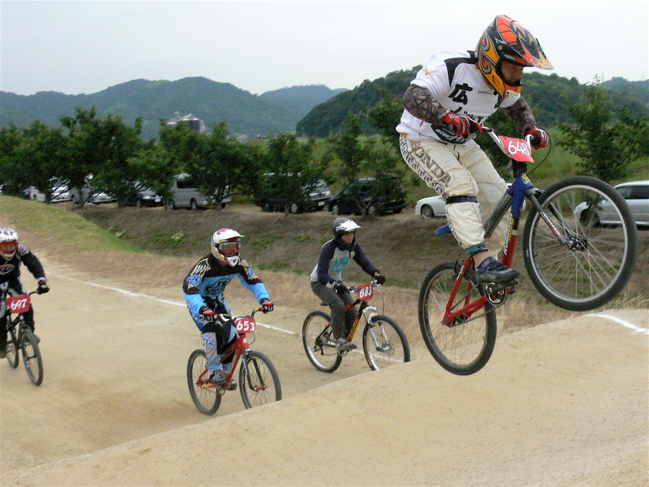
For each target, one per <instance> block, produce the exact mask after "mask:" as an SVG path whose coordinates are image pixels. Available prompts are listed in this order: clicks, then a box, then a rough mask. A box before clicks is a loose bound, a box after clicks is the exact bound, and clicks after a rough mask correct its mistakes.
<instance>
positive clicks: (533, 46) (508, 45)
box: [475, 15, 554, 99]
mask: <svg viewBox="0 0 649 487" xmlns="http://www.w3.org/2000/svg"><path fill="white" fill-rule="evenodd" d="M475 51H476V52H475V53H476V57H477V61H478V67H479V68H480V71H482V74H483V75H484V77H485V79H486V80H487V82H488V83H489V84H490V85H491V86H493V87H494V89H495V90H496V91H497V92H498V94H500V96H502V97H503V98H505V99H507V98H509V97H511V96H513V95H514V94H516V93H520V92H521V91H522V90H523V86H522V84H521V83H520V81H517V82H511V81H507V80H506V79H505V78H504V76H503V74H502V71H501V69H500V67H501V64H502V62H503V61H508V62H510V63H512V64H515V65H517V66H523V67H530V68H531V67H534V68H540V69H554V66H552V63H551V62H550V61H548V59H547V58H546V57H545V53H544V52H543V49H541V45H540V44H539V41H538V40H537V39H536V37H534V36H533V35H532V33H531V32H530V31H529V30H527V29H526V28H525V27H523V26H522V25H521V24H519V23H518V22H517V21H515V20H513V19H511V18H509V17H507V16H506V15H498V16H497V17H496V18H495V19H494V21H493V22H492V23H491V24H490V25H489V27H487V29H486V30H485V31H484V34H482V37H481V38H480V40H479V41H478V46H477V47H476V50H475Z"/></svg>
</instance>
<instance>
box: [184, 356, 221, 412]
mask: <svg viewBox="0 0 649 487" xmlns="http://www.w3.org/2000/svg"><path fill="white" fill-rule="evenodd" d="M187 385H188V386H189V395H190V396H191V397H192V401H194V404H195V405H196V408H197V409H198V410H199V411H200V412H201V413H203V414H209V415H212V414H214V413H215V412H216V411H218V409H219V406H220V405H221V391H220V390H219V389H218V388H217V387H216V385H215V384H214V383H213V382H212V381H211V380H210V372H209V371H208V370H207V355H205V351H204V350H194V351H193V352H192V353H191V355H190V356H189V360H188V361H187Z"/></svg>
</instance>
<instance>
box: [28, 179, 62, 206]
mask: <svg viewBox="0 0 649 487" xmlns="http://www.w3.org/2000/svg"><path fill="white" fill-rule="evenodd" d="M51 190H52V196H51V198H50V203H62V202H64V201H71V200H72V196H71V193H70V191H69V190H68V186H67V185H66V184H63V183H60V182H56V183H53V184H52V187H51ZM23 196H24V197H25V198H26V199H29V200H32V201H45V194H44V193H41V192H40V191H39V190H38V189H36V187H35V186H29V187H27V188H25V190H24V191H23Z"/></svg>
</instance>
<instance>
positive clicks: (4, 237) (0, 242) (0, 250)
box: [0, 227, 18, 261]
mask: <svg viewBox="0 0 649 487" xmlns="http://www.w3.org/2000/svg"><path fill="white" fill-rule="evenodd" d="M17 249H18V233H17V232H16V230H14V229H13V228H9V227H2V228H0V255H2V257H3V258H4V259H5V260H7V261H9V260H11V259H12V257H13V256H14V255H15V254H16V250H17Z"/></svg>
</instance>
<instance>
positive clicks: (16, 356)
mask: <svg viewBox="0 0 649 487" xmlns="http://www.w3.org/2000/svg"><path fill="white" fill-rule="evenodd" d="M19 349H20V346H19V345H18V338H17V337H16V329H15V328H11V330H8V331H7V349H6V350H7V362H9V366H10V367H11V368H12V369H15V368H17V367H18V364H20V351H19Z"/></svg>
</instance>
